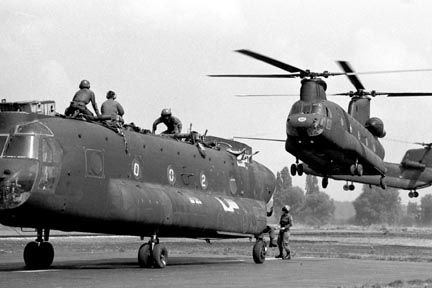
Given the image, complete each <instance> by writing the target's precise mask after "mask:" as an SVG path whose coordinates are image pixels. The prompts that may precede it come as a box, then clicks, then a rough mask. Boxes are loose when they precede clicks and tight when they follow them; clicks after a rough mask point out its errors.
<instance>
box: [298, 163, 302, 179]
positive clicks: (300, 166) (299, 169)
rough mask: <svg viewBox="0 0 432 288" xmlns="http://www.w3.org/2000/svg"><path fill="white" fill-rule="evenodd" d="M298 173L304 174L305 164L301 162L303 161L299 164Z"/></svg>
mask: <svg viewBox="0 0 432 288" xmlns="http://www.w3.org/2000/svg"><path fill="white" fill-rule="evenodd" d="M297 174H298V175H299V176H302V175H303V164H301V163H300V164H298V165H297Z"/></svg>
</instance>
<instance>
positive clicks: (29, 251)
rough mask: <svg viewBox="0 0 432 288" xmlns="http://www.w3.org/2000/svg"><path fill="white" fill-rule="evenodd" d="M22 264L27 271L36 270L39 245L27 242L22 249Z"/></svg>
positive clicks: (34, 242)
mask: <svg viewBox="0 0 432 288" xmlns="http://www.w3.org/2000/svg"><path fill="white" fill-rule="evenodd" d="M24 263H25V265H26V268H27V269H36V268H38V266H39V265H38V264H39V244H38V243H37V242H36V241H33V242H29V243H27V245H26V246H25V248H24Z"/></svg>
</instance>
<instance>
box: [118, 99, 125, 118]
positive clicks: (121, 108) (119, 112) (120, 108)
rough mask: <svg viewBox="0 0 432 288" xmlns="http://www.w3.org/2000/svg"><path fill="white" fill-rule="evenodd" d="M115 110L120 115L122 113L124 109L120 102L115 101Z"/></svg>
mask: <svg viewBox="0 0 432 288" xmlns="http://www.w3.org/2000/svg"><path fill="white" fill-rule="evenodd" d="M117 112H118V114H119V115H120V116H123V115H124V109H123V107H122V105H121V104H120V103H118V102H117Z"/></svg>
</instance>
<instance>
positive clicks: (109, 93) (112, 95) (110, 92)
mask: <svg viewBox="0 0 432 288" xmlns="http://www.w3.org/2000/svg"><path fill="white" fill-rule="evenodd" d="M115 97H116V93H115V92H114V91H111V90H110V91H108V92H107V95H106V98H107V99H111V98H113V99H115Z"/></svg>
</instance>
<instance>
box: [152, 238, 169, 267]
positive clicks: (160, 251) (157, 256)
mask: <svg viewBox="0 0 432 288" xmlns="http://www.w3.org/2000/svg"><path fill="white" fill-rule="evenodd" d="M152 254H153V261H154V267H155V268H164V267H165V266H166V264H167V261H168V250H167V248H166V247H165V245H162V244H156V245H155V246H154V247H153V253H152Z"/></svg>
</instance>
